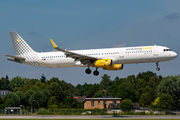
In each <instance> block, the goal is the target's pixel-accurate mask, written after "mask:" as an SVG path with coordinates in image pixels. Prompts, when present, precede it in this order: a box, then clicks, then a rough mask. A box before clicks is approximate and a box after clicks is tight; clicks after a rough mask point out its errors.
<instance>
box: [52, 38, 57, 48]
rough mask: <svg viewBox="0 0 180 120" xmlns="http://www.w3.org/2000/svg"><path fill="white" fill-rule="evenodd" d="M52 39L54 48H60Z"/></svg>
mask: <svg viewBox="0 0 180 120" xmlns="http://www.w3.org/2000/svg"><path fill="white" fill-rule="evenodd" d="M50 41H51V43H52V45H53V47H54V48H58V46H57V45H56V44H55V43H54V41H53V40H52V39H50Z"/></svg>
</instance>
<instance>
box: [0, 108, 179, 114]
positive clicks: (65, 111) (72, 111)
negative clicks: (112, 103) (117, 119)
mask: <svg viewBox="0 0 180 120" xmlns="http://www.w3.org/2000/svg"><path fill="white" fill-rule="evenodd" d="M9 111H11V110H9ZM9 111H7V110H6V109H0V114H24V115H30V114H39V115H84V114H86V115H169V114H170V115H180V110H169V111H165V110H162V111H157V110H156V111H155V110H154V111H153V110H150V111H148V110H134V111H126V112H122V111H121V110H111V111H107V110H106V109H89V110H88V109H49V110H48V109H33V110H31V109H21V111H18V112H9Z"/></svg>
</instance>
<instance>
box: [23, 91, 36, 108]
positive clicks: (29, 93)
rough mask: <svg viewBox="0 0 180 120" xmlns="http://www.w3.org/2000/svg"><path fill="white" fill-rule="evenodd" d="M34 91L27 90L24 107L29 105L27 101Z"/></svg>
mask: <svg viewBox="0 0 180 120" xmlns="http://www.w3.org/2000/svg"><path fill="white" fill-rule="evenodd" d="M33 93H34V91H33V90H31V89H30V90H28V91H27V92H26V93H25V105H26V106H30V105H31V104H29V99H30V97H31V96H32V95H33Z"/></svg>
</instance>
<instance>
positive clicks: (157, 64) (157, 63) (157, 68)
mask: <svg viewBox="0 0 180 120" xmlns="http://www.w3.org/2000/svg"><path fill="white" fill-rule="evenodd" d="M158 66H159V62H156V70H157V71H159V70H160V68H159V67H158Z"/></svg>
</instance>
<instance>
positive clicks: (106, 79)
mask: <svg viewBox="0 0 180 120" xmlns="http://www.w3.org/2000/svg"><path fill="white" fill-rule="evenodd" d="M101 78H102V80H101V83H100V85H99V90H107V89H108V87H109V82H110V76H108V75H107V74H104V75H103V76H101Z"/></svg>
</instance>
